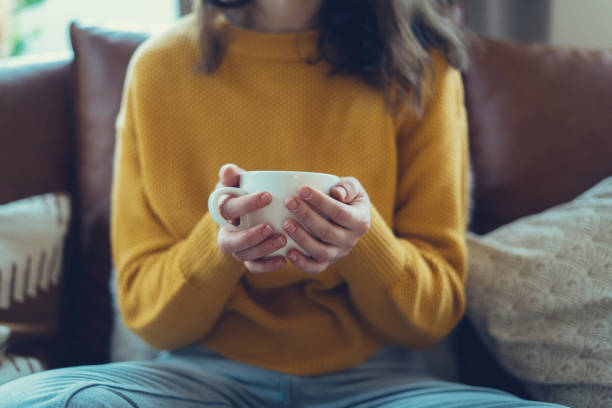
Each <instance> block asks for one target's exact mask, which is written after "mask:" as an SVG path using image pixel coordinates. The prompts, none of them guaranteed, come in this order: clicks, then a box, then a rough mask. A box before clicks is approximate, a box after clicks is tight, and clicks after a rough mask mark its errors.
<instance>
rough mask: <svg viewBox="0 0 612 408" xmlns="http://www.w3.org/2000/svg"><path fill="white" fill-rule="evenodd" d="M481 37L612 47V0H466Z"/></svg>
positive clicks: (471, 24)
mask: <svg viewBox="0 0 612 408" xmlns="http://www.w3.org/2000/svg"><path fill="white" fill-rule="evenodd" d="M463 1H464V3H465V5H466V8H467V15H468V21H469V26H470V28H471V29H472V30H473V31H475V32H476V33H478V34H482V35H487V36H491V37H495V38H502V39H509V40H514V41H520V42H530V41H540V42H547V43H550V44H555V45H564V46H578V47H589V48H593V47H597V48H600V47H612V0H463Z"/></svg>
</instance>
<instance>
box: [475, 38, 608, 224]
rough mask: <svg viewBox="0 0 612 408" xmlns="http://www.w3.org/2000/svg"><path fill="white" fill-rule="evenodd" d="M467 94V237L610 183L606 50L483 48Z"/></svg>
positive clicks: (493, 44)
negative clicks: (470, 172)
mask: <svg viewBox="0 0 612 408" xmlns="http://www.w3.org/2000/svg"><path fill="white" fill-rule="evenodd" d="M465 86H466V96H467V108H468V116H469V124H470V136H471V153H472V161H473V167H474V173H475V209H476V212H475V214H474V218H473V224H472V230H474V231H477V232H481V233H482V232H487V231H490V230H492V229H493V228H495V227H497V226H500V225H502V224H506V223H508V222H510V221H512V220H514V219H516V218H519V217H521V216H524V215H529V214H534V213H538V212H540V211H542V210H544V209H546V208H548V207H551V206H553V205H557V204H561V203H563V202H566V201H569V200H571V199H573V198H575V197H576V196H577V195H579V194H580V193H582V192H584V191H586V190H587V189H588V188H589V187H591V186H593V185H594V184H596V183H597V182H598V181H600V180H602V179H604V178H606V177H607V176H609V175H611V174H612V114H610V112H612V50H608V51H603V50H601V51H596V50H592V51H588V50H578V49H563V48H553V47H549V46H544V45H515V44H511V43H507V42H502V41H496V40H486V39H485V40H482V41H481V42H480V44H477V45H476V46H475V47H474V51H473V60H472V65H471V68H470V69H469V71H468V72H467V73H466V75H465Z"/></svg>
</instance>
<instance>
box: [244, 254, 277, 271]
mask: <svg viewBox="0 0 612 408" xmlns="http://www.w3.org/2000/svg"><path fill="white" fill-rule="evenodd" d="M286 263H287V260H286V259H285V258H283V257H282V256H275V257H274V258H269V259H258V260H254V261H247V262H245V263H244V266H246V267H247V269H248V270H249V272H251V273H265V272H273V271H275V270H277V269H280V268H282V267H283V266H285V264H286Z"/></svg>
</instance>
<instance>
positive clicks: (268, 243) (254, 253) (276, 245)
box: [234, 235, 287, 262]
mask: <svg viewBox="0 0 612 408" xmlns="http://www.w3.org/2000/svg"><path fill="white" fill-rule="evenodd" d="M286 244H287V238H285V236H284V235H275V236H272V237H270V238H268V239H266V240H265V241H264V242H262V243H261V244H259V245H256V246H254V247H252V248H248V249H245V250H244V251H240V252H236V253H235V254H234V258H236V259H237V260H239V261H241V262H245V261H253V260H255V259H259V258H263V257H266V256H268V255H270V254H271V253H273V252H274V251H277V250H279V249H281V248H282V247H284V246H285V245H286Z"/></svg>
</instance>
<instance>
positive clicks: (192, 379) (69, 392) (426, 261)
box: [0, 0, 548, 408]
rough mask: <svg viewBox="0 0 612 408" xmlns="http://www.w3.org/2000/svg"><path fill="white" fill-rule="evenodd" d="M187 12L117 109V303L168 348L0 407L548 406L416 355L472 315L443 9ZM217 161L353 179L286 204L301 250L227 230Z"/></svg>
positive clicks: (342, 4) (251, 198) (464, 164)
mask: <svg viewBox="0 0 612 408" xmlns="http://www.w3.org/2000/svg"><path fill="white" fill-rule="evenodd" d="M196 6H197V7H198V8H197V10H196V12H195V14H193V15H190V16H188V17H186V18H184V19H182V20H181V21H180V22H179V23H178V24H177V25H176V26H174V27H173V28H172V29H171V30H169V31H167V32H166V33H164V34H162V35H159V36H157V37H154V38H152V39H150V40H148V41H147V42H146V43H145V44H144V45H143V46H141V47H140V48H139V49H138V51H137V52H136V54H135V55H134V57H133V58H132V60H131V62H130V66H129V68H128V75H127V79H126V83H125V89H124V94H123V100H122V106H121V112H120V114H119V117H118V119H117V134H118V145H117V152H116V161H115V173H114V177H115V178H114V184H113V192H112V244H113V257H114V262H115V266H116V268H117V271H118V293H119V297H120V304H121V310H122V314H123V317H124V319H125V321H126V324H127V325H128V326H129V327H130V328H131V329H132V330H133V331H135V332H136V333H137V334H138V335H140V336H141V337H142V338H143V339H145V340H146V341H147V342H149V343H150V344H151V345H153V346H155V347H157V348H159V349H165V350H168V351H165V352H163V353H161V355H160V357H159V358H157V359H156V360H155V361H153V362H129V363H116V364H107V365H101V366H91V367H77V368H67V369H61V370H55V371H50V372H46V373H42V374H39V375H33V376H30V377H26V378H24V379H22V380H18V381H15V382H13V383H10V384H8V385H7V386H4V387H3V388H0V396H1V398H2V401H4V402H5V403H4V404H3V406H9V407H26V406H27V407H29V408H32V407H165V406H170V407H196V406H197V407H200V406H240V407H241V406H254V407H259V406H261V407H270V406H291V407H293V406H308V407H311V406H320V407H355V406H360V407H380V406H414V407H448V406H454V407H475V406H478V407H486V406H495V407H521V406H524V407H528V406H529V407H534V406H548V405H547V404H538V403H532V402H527V401H523V400H520V399H518V398H515V397H513V396H511V395H508V394H505V393H502V392H498V391H495V390H490V389H483V388H473V387H467V386H463V385H459V384H451V383H446V382H442V381H438V380H436V379H435V378H433V377H432V376H431V375H430V374H429V372H428V371H427V367H426V364H425V362H424V360H423V355H422V354H421V353H419V352H417V351H416V350H417V349H421V348H424V347H427V346H429V345H432V344H434V343H435V342H437V341H438V340H440V339H442V338H443V337H444V336H445V335H446V334H447V333H449V331H450V330H451V329H452V328H453V327H454V326H455V325H456V323H457V322H458V321H459V319H460V318H461V316H462V315H463V312H464V308H465V294H464V281H465V277H466V251H465V243H464V233H465V229H466V223H467V211H468V210H467V207H468V191H467V190H468V183H467V173H468V153H467V152H468V149H467V126H466V122H467V121H466V114H465V109H464V106H463V90H462V83H461V78H460V74H459V71H458V70H457V68H461V67H462V66H463V65H464V64H465V50H464V49H463V46H462V43H461V40H460V37H459V34H458V32H457V31H456V30H455V28H453V26H452V25H451V24H450V23H449V22H448V21H447V20H446V19H445V18H443V17H442V14H441V13H442V9H441V5H440V4H439V3H437V2H434V1H422V0H415V1H408V0H403V1H401V0H388V1H367V0H359V1H357V0H344V1H342V0H327V1H324V0H309V1H303V0H252V1H247V0H244V1H243V0H239V1H235V0H233V1H232V2H229V1H228V2H226V1H220V0H214V1H213V0H209V1H206V2H202V4H200V2H199V1H198V2H196ZM196 63H197V64H196ZM194 65H196V68H197V69H196V70H195V71H194V70H193V68H194ZM228 162H230V163H239V164H240V166H241V167H244V168H246V169H250V170H265V169H276V170H301V171H316V172H325V173H333V174H339V175H345V176H348V177H343V178H342V179H341V180H340V182H339V183H338V184H337V185H336V186H335V187H334V188H332V190H331V196H327V195H325V194H323V193H321V192H320V191H317V190H315V189H312V188H308V187H307V186H306V187H304V188H303V189H302V190H300V194H299V195H298V196H296V197H291V198H290V199H288V200H287V202H286V205H287V207H288V208H289V209H291V211H292V212H293V215H294V218H295V219H297V220H300V221H302V222H303V223H304V225H305V226H306V227H308V230H309V231H311V232H307V230H306V229H304V228H303V227H301V226H300V225H299V224H298V223H296V222H295V220H293V219H288V220H286V223H285V227H284V228H285V231H284V232H286V233H287V234H288V235H289V236H291V237H292V238H293V239H294V240H295V242H296V243H298V245H299V246H300V250H292V251H290V252H289V254H288V258H289V259H288V260H287V259H284V258H283V257H273V258H267V257H266V255H268V254H271V253H272V252H274V251H275V250H277V249H278V248H280V247H283V246H284V245H286V239H285V238H284V236H283V234H282V232H283V231H274V230H272V229H271V228H269V227H268V226H267V225H257V226H254V227H252V228H250V229H247V230H244V231H241V232H227V231H224V230H219V228H218V227H217V225H216V224H215V223H214V221H213V220H212V218H211V216H210V215H209V214H208V212H207V208H206V207H207V198H208V195H209V194H210V192H211V191H212V190H213V189H214V188H215V186H216V185H226V186H237V185H238V182H239V176H240V173H241V172H242V171H243V170H242V168H241V167H238V166H237V165H233V164H224V163H228ZM217 175H219V176H218V177H219V178H217ZM269 202H270V195H269V194H268V193H267V192H263V193H260V194H255V195H248V196H244V197H240V198H238V197H230V198H227V199H226V200H225V201H224V202H223V203H222V205H221V210H222V214H224V216H225V218H227V219H228V220H234V221H235V219H236V218H239V217H241V216H243V215H245V214H247V213H249V212H251V211H254V210H256V209H258V208H262V207H263V206H266V205H268V204H269ZM324 216H327V217H329V219H326V218H325V217H324ZM306 254H310V256H307V255H306ZM25 390H27V392H28V396H27V397H26V396H25ZM6 401H9V402H8V404H7V403H6Z"/></svg>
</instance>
